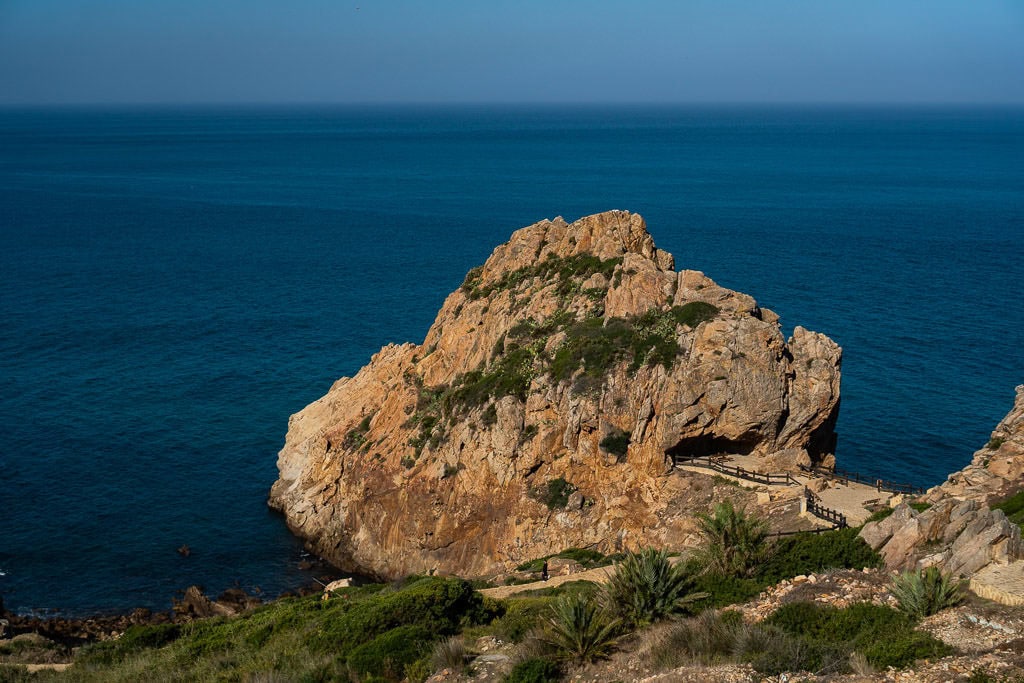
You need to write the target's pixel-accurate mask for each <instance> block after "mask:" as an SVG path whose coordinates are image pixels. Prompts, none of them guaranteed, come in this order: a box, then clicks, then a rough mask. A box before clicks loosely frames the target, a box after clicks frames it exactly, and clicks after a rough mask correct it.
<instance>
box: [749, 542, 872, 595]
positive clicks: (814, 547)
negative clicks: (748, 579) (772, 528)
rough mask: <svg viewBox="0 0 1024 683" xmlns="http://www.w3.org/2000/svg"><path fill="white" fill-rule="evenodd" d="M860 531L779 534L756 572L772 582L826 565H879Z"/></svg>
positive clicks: (814, 570) (843, 567)
mask: <svg viewBox="0 0 1024 683" xmlns="http://www.w3.org/2000/svg"><path fill="white" fill-rule="evenodd" d="M859 531H860V530H859V529H856V528H847V529H838V530H836V531H829V532H825V533H821V534H797V535H795V536H785V537H783V538H780V539H779V540H777V541H776V542H775V543H774V544H773V545H772V547H771V550H770V555H769V557H768V558H767V560H766V561H765V562H764V563H762V564H761V565H759V566H758V567H757V569H756V572H755V576H756V578H757V579H759V580H760V581H763V582H764V583H766V584H773V583H778V582H779V581H781V580H782V579H788V578H791V577H794V576H797V575H799V574H812V573H817V572H821V571H824V570H826V569H862V568H864V567H881V566H882V558H881V556H880V555H879V554H878V553H876V552H875V551H874V550H872V549H871V547H870V546H869V545H868V544H867V543H865V542H864V540H863V539H862V538H860V537H859V536H858V535H857V534H858V533H859Z"/></svg>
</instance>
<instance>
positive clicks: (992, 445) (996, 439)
mask: <svg viewBox="0 0 1024 683" xmlns="http://www.w3.org/2000/svg"><path fill="white" fill-rule="evenodd" d="M1004 443H1006V439H1004V438H1003V437H1001V436H993V437H992V438H991V439H989V440H988V443H987V444H985V448H987V449H989V450H991V451H998V450H999V449H1000V448H1001V447H1002V445H1003V444H1004Z"/></svg>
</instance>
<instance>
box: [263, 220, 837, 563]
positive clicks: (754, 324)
mask: <svg viewBox="0 0 1024 683" xmlns="http://www.w3.org/2000/svg"><path fill="white" fill-rule="evenodd" d="M840 356H841V351H840V349H839V347H838V346H837V345H836V344H835V343H834V342H832V341H831V340H830V339H828V338H827V337H825V336H824V335H821V334H817V333H814V332H810V331H807V330H805V329H803V328H801V327H797V328H796V329H795V330H794V332H793V335H792V337H791V338H790V339H789V340H788V341H787V340H786V339H785V338H784V337H783V335H782V332H781V330H780V326H779V323H778V316H776V315H775V314H773V313H771V312H770V311H767V310H765V309H761V308H759V307H758V306H757V304H756V302H755V301H754V299H753V298H751V297H750V296H748V295H746V294H741V293H738V292H734V291H731V290H728V289H725V288H723V287H721V286H719V285H717V284H716V283H715V282H713V281H712V280H711V279H710V278H708V277H706V276H705V275H703V274H702V273H700V272H697V271H692V270H686V271H682V272H675V271H674V264H673V258H672V256H671V255H670V254H668V253H666V252H664V251H662V250H660V249H658V248H657V247H655V245H654V241H653V240H652V239H651V236H650V235H649V234H648V232H647V229H646V226H645V224H644V221H643V219H642V218H641V217H640V216H638V215H635V214H630V213H626V212H621V211H612V212H608V213H603V214H598V215H595V216H589V217H586V218H582V219H580V220H578V221H576V222H574V223H572V224H569V223H567V222H566V221H564V220H562V219H561V218H556V219H554V220H545V221H541V222H540V223H537V224H535V225H531V226H529V227H526V228H523V229H521V230H518V231H517V232H515V233H514V234H513V235H512V237H511V239H510V240H509V241H508V242H507V243H505V244H503V245H501V246H499V247H497V248H496V249H495V250H494V252H493V254H492V255H491V256H490V258H488V259H487V261H486V263H484V264H483V265H482V266H480V267H478V268H474V269H472V270H471V271H470V272H469V273H468V274H467V276H466V279H465V282H464V283H463V285H462V286H461V287H460V288H459V289H457V290H456V291H454V292H452V294H451V295H449V296H448V298H447V300H446V301H445V303H444V305H443V306H442V308H441V310H440V311H439V312H438V314H437V318H436V320H435V321H434V324H433V325H432V326H431V328H430V330H429V331H428V332H427V335H426V339H425V340H424V342H423V344H422V345H415V344H403V345H389V346H386V347H384V348H383V349H381V351H380V352H379V353H377V354H375V355H374V356H373V357H372V359H371V360H370V363H369V364H368V365H366V366H365V367H364V368H363V369H362V370H360V371H359V372H358V373H357V374H356V375H355V376H354V377H351V378H342V379H340V380H338V381H337V382H336V383H335V384H334V386H332V387H331V389H330V391H329V392H328V393H327V394H326V395H325V396H324V397H323V398H321V399H319V400H317V401H315V402H313V403H312V404H310V405H309V406H307V407H306V408H305V409H304V410H302V411H300V412H299V413H297V414H296V415H293V416H292V418H291V419H290V421H289V427H288V434H287V437H286V442H285V446H284V448H283V449H282V450H281V452H280V455H279V458H278V469H279V472H280V477H279V479H278V481H277V482H276V483H275V484H274V486H273V489H272V491H271V495H270V505H271V506H272V507H274V508H276V509H278V510H281V511H282V512H283V513H284V514H285V517H286V520H287V522H288V525H289V527H290V528H291V529H292V530H293V531H294V532H295V533H296V534H298V535H299V536H301V537H302V538H304V539H305V540H306V541H307V543H308V545H309V546H310V547H311V548H312V549H313V550H314V551H316V552H317V553H319V554H321V555H322V556H324V557H326V558H327V559H329V560H331V561H332V562H334V563H336V564H337V565H339V566H340V567H342V568H344V569H349V570H354V571H361V572H366V573H370V574H373V575H377V576H380V577H394V576H399V575H404V574H407V573H410V572H425V571H432V570H436V571H439V572H457V573H459V574H461V575H486V574H493V573H496V572H499V571H504V570H507V569H509V568H511V567H513V566H515V565H516V564H518V563H520V562H522V561H524V560H528V559H532V558H535V557H540V556H544V555H549V554H552V553H557V552H559V551H561V550H563V549H565V548H567V547H571V546H585V547H593V548H597V549H599V550H604V551H613V550H616V549H619V548H622V547H626V546H636V545H640V544H657V545H659V546H665V545H679V544H681V543H683V542H685V541H686V540H687V539H688V538H690V537H691V534H692V532H693V525H692V519H691V517H690V515H689V507H692V504H691V503H690V502H689V501H690V499H691V498H692V495H691V491H690V487H691V486H692V485H695V484H693V482H692V479H691V475H685V476H684V475H682V474H672V475H670V474H669V470H670V464H671V457H670V456H671V455H672V454H696V455H701V454H709V453H718V452H732V453H742V454H747V455H750V456H753V458H755V459H756V458H759V457H768V456H772V455H773V454H776V453H778V452H780V451H785V453H783V454H782V455H781V456H779V457H777V458H776V460H780V461H788V460H794V458H793V457H792V455H793V453H799V457H798V458H796V459H799V460H800V461H804V460H807V459H809V460H813V461H818V460H821V459H822V458H824V457H826V456H828V455H829V454H830V453H831V452H832V450H833V446H834V442H835V435H834V432H833V428H834V425H835V420H836V417H837V414H838V407H839V377H840V375H839V367H840ZM794 461H795V460H794ZM692 476H696V475H692Z"/></svg>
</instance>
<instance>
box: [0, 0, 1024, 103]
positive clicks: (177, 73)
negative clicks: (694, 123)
mask: <svg viewBox="0 0 1024 683" xmlns="http://www.w3.org/2000/svg"><path fill="white" fill-rule="evenodd" d="M510 102H512V103H915V104H931V103H963V104H1014V105H1020V104H1024V0H844V1H840V0H630V1H629V2H625V1H622V2H619V1H615V0H590V1H588V2H584V1H583V0H564V1H558V0H546V1H541V0H517V1H516V2H506V1H504V0H433V1H430V2H428V1H426V0H415V1H414V0H385V1H381V0H289V1H285V0H279V1H276V0H0V105H51V104H75V105H78V104H143V105H145V104H184V105H187V104H247V103H261V104H282V103H296V104H298V103H310V104H312V103H510Z"/></svg>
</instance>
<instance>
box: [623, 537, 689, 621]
mask: <svg viewBox="0 0 1024 683" xmlns="http://www.w3.org/2000/svg"><path fill="white" fill-rule="evenodd" d="M690 586H691V579H690V575H689V573H688V572H687V571H686V569H685V568H684V567H683V565H673V564H672V563H671V562H670V561H669V557H668V552H667V551H665V550H655V549H654V548H644V549H642V550H640V551H638V552H635V553H628V554H627V555H626V557H625V559H623V560H622V562H620V563H619V564H618V566H617V568H616V571H615V573H614V574H612V575H611V576H610V577H609V579H608V583H607V584H606V586H605V589H604V590H605V593H604V597H605V600H606V602H607V603H608V605H609V606H610V607H611V609H612V610H613V611H614V612H615V613H616V614H617V615H618V616H619V617H621V618H622V619H623V620H624V621H626V622H627V623H629V624H631V625H633V626H644V625H646V624H651V623H654V622H655V621H660V620H661V619H665V618H666V617H670V616H672V615H673V614H676V613H678V612H680V611H681V610H682V609H683V607H684V606H685V605H686V604H688V603H691V602H693V601H695V600H700V599H702V598H706V597H707V593H691V592H689V589H690Z"/></svg>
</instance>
